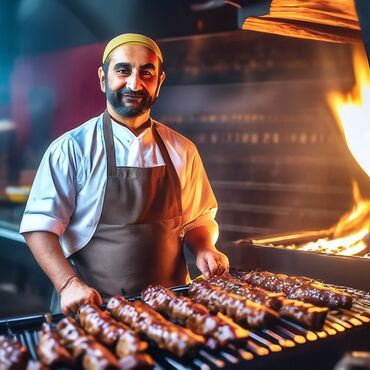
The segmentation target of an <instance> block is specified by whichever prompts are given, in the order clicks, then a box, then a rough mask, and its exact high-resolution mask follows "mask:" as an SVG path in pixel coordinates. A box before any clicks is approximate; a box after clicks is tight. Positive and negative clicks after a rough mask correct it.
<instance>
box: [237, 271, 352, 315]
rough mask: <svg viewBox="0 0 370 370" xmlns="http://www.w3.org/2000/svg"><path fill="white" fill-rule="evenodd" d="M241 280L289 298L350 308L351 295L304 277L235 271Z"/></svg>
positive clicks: (334, 307)
mask: <svg viewBox="0 0 370 370" xmlns="http://www.w3.org/2000/svg"><path fill="white" fill-rule="evenodd" d="M233 275H235V276H236V277H237V278H238V279H240V280H241V281H244V282H246V283H248V284H251V285H253V286H257V287H260V288H263V289H266V290H269V291H272V292H278V293H279V292H283V293H284V294H285V295H286V297H287V298H289V299H297V300H299V301H303V302H307V303H311V304H314V305H315V306H320V307H322V306H324V307H329V308H332V309H336V308H347V309H349V308H351V306H352V296H351V295H350V294H348V293H345V292H342V291H340V290H338V289H334V288H330V287H326V286H325V285H323V284H321V283H319V282H318V281H315V280H312V279H308V278H305V277H297V276H287V275H284V274H275V273H272V272H267V271H251V272H236V273H235V274H233Z"/></svg>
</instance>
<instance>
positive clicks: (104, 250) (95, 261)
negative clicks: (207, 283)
mask: <svg viewBox="0 0 370 370" xmlns="http://www.w3.org/2000/svg"><path fill="white" fill-rule="evenodd" d="M162 63H163V57H162V54H161V51H160V49H159V47H158V45H157V44H156V43H155V42H154V41H153V40H151V39H150V38H148V37H146V36H143V35H138V34H123V35H120V36H118V37H116V38H114V39H113V40H111V41H110V42H109V43H108V45H107V46H106V49H105V51H104V55H103V66H102V67H100V68H99V70H98V75H99V80H100V86H101V89H102V91H103V92H104V93H105V94H106V99H107V110H106V111H105V112H104V114H102V115H100V116H99V117H95V118H93V119H91V120H90V121H88V122H86V123H84V124H83V125H81V126H79V127H77V128H76V129H74V130H72V131H70V132H67V133H66V134H64V135H63V136H61V137H60V138H58V139H57V140H55V141H54V142H53V143H52V144H51V145H50V147H49V148H48V150H47V152H46V153H45V155H44V158H43V160H42V162H41V164H40V167H39V169H38V172H37V175H36V178H35V182H34V184H33V187H32V190H31V194H30V197H29V200H28V203H27V206H26V210H25V213H24V216H23V219H22V223H21V229H20V232H21V233H22V234H23V235H24V237H25V239H26V241H27V244H28V245H29V247H30V249H31V251H32V253H33V255H34V256H35V258H36V259H37V261H38V262H39V264H40V266H41V267H42V268H43V270H44V271H45V272H46V274H47V275H48V276H49V278H50V279H51V281H52V282H53V284H54V286H55V288H56V291H57V292H58V293H59V295H60V306H61V310H62V312H63V313H64V314H69V313H72V312H76V311H77V309H78V307H79V306H80V305H81V304H83V303H84V302H86V301H94V302H96V303H97V304H101V303H102V297H103V298H108V297H109V296H111V295H114V294H137V293H139V292H140V290H141V289H143V288H144V287H146V285H148V284H163V285H165V286H173V285H179V284H184V283H185V282H186V280H187V277H188V270H187V266H186V263H185V260H184V257H183V252H182V240H184V241H185V242H186V244H187V245H189V246H190V247H191V248H192V250H193V251H194V253H195V255H196V264H197V266H198V267H199V269H200V270H201V272H202V273H203V274H204V275H205V276H206V277H207V276H211V275H213V274H221V273H223V272H224V271H225V270H227V269H228V260H227V257H226V256H225V255H223V254H222V253H220V252H219V251H217V249H216V248H215V246H214V243H215V241H216V239H217V232H218V229H217V224H216V223H215V221H214V216H215V213H216V207H217V204H216V200H215V198H214V195H213V193H212V190H211V188H210V185H209V182H208V179H207V177H206V175H205V172H204V169H203V166H202V163H201V160H200V158H199V154H198V152H197V150H196V148H195V146H194V145H193V144H192V143H191V142H190V141H189V140H187V139H186V138H184V137H183V136H182V135H180V134H178V133H176V132H174V131H173V130H171V129H169V128H168V127H166V126H164V125H163V124H161V123H159V122H156V121H154V120H152V119H151V118H150V109H151V106H152V105H153V104H154V102H155V100H156V99H157V97H158V95H159V91H160V87H161V85H162V83H163V81H164V79H165V72H164V71H163V70H162ZM54 303H55V302H54ZM57 304H59V303H57ZM54 310H55V306H54Z"/></svg>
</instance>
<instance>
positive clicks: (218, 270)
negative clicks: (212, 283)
mask: <svg viewBox="0 0 370 370" xmlns="http://www.w3.org/2000/svg"><path fill="white" fill-rule="evenodd" d="M196 265H197V267H198V268H199V270H200V271H201V272H202V274H203V275H204V276H205V277H206V279H209V278H210V277H211V276H213V275H222V274H223V273H224V272H227V271H229V259H228V258H227V257H226V256H225V255H224V254H223V253H221V252H219V251H217V250H203V251H199V252H198V253H197V257H196Z"/></svg>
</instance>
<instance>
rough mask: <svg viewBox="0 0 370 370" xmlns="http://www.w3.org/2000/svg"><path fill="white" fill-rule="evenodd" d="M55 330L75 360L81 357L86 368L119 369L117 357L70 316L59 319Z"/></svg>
mask: <svg viewBox="0 0 370 370" xmlns="http://www.w3.org/2000/svg"><path fill="white" fill-rule="evenodd" d="M57 330H58V333H59V336H60V338H61V340H62V343H63V345H64V346H66V348H67V349H68V350H70V351H71V352H72V355H73V357H74V359H75V360H79V359H81V358H82V365H83V368H84V369H86V370H106V369H119V368H120V366H119V363H118V360H117V358H116V357H115V356H114V355H113V354H112V353H111V352H110V351H109V350H108V349H107V348H106V347H104V346H103V345H102V344H100V343H99V342H97V341H96V339H94V338H93V337H92V336H90V335H86V333H85V332H84V330H83V329H82V328H80V327H79V326H78V324H77V322H76V320H74V319H72V318H71V317H66V318H65V319H63V320H61V321H59V323H58V324H57Z"/></svg>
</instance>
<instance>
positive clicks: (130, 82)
mask: <svg viewBox="0 0 370 370" xmlns="http://www.w3.org/2000/svg"><path fill="white" fill-rule="evenodd" d="M126 87H128V88H129V89H131V90H132V91H136V90H139V87H140V76H139V74H138V73H136V72H132V73H131V74H130V76H129V77H127V79H126Z"/></svg>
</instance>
